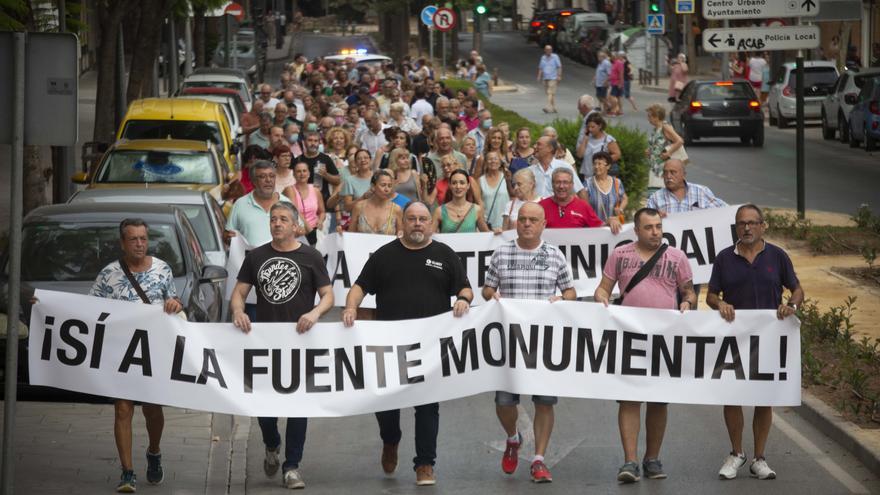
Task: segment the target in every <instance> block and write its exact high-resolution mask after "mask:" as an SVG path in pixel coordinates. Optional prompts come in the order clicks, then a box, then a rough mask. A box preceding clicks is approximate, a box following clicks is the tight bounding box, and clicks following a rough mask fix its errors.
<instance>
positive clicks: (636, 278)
mask: <svg viewBox="0 0 880 495" xmlns="http://www.w3.org/2000/svg"><path fill="white" fill-rule="evenodd" d="M667 247H669V246H668V245H667V244H661V245H660V247H659V248H658V249H657V252H656V253H654V255H653V256H651V259H649V260H648V261H646V262H645V264H644V265H642V267H641V268H639V271H637V272H636V274H635V275H633V278H632V279H631V280H630V281H629V283H628V284H626V289H623V292H621V293H620V297H618V298H617V299H615V300H614V302H613V303H612V304H615V305H618V306H619V305H621V304H623V298H625V297H626V295H627V294H629V293H630V291H632V290H633V289H634V288H635V287H636V286H637V285H639V282H641V281H642V280H644V279H645V277H647V276H648V273H650V272H651V270H653V269H654V266H655V265H657V262H658V261H660V257H662V256H663V253H665V252H666V248H667Z"/></svg>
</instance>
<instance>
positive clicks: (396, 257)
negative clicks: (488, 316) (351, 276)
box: [356, 239, 470, 320]
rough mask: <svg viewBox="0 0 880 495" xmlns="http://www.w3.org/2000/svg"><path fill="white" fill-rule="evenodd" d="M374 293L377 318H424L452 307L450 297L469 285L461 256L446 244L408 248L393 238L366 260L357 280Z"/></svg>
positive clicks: (434, 242)
mask: <svg viewBox="0 0 880 495" xmlns="http://www.w3.org/2000/svg"><path fill="white" fill-rule="evenodd" d="M356 283H357V284H358V285H359V286H361V288H362V289H364V291H365V292H366V293H368V294H376V319H377V320H405V319H408V318H424V317H428V316H434V315H438V314H441V313H445V312H447V311H449V310H450V309H452V305H451V302H450V298H451V296H454V295H456V294H458V293H459V292H460V291H461V289H463V288H465V287H470V283H468V279H467V273H465V271H464V267H463V266H462V264H461V259H460V258H459V257H458V255H457V254H455V251H453V250H452V248H450V247H449V246H447V245H446V244H443V243H440V242H437V241H432V242H431V243H430V244H428V245H427V246H425V247H424V248H422V249H409V248H407V247H405V246H404V245H403V243H401V242H400V240H399V239H395V240H393V241H391V242H389V243H388V244H386V245H384V246H382V247H381V248H379V250H378V251H376V252H375V253H373V255H372V256H370V258H369V259H368V260H367V263H366V264H365V265H364V268H363V270H361V274H360V276H358V279H357V282H356Z"/></svg>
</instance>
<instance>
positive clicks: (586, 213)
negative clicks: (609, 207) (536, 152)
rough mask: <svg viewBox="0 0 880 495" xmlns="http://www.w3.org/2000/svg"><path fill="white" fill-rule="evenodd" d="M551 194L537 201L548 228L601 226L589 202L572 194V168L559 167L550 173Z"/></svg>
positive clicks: (574, 179) (600, 221)
mask: <svg viewBox="0 0 880 495" xmlns="http://www.w3.org/2000/svg"><path fill="white" fill-rule="evenodd" d="M551 180H552V183H553V195H552V196H549V197H547V198H544V199H542V200H541V202H540V203H539V204H540V205H541V207H543V208H544V216H545V217H546V218H547V228H548V229H576V228H583V227H601V226H602V225H604V224H603V223H602V220H599V217H598V216H597V215H596V212H595V211H593V208H592V207H591V206H590V204H589V203H587V202H586V201H584V200H583V199H581V198H579V197H577V196H575V195H574V183H575V181H576V180H577V178H576V177H575V175H574V170H572V169H570V168H567V167H561V168H557V169H556V170H554V171H553V174H552V175H551Z"/></svg>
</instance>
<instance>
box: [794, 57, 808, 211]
mask: <svg viewBox="0 0 880 495" xmlns="http://www.w3.org/2000/svg"><path fill="white" fill-rule="evenodd" d="M794 70H795V74H796V75H797V78H796V81H795V85H796V87H795V92H796V98H797V104H796V106H795V108H796V116H797V129H796V131H795V156H796V161H797V210H798V218H800V219H803V218H804V216H805V215H806V186H805V184H804V176H805V175H806V174H805V165H804V52H803V50H798V56H797V58H796V59H795V69H794Z"/></svg>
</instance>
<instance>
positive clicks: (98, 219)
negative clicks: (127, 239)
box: [0, 203, 227, 388]
mask: <svg viewBox="0 0 880 495" xmlns="http://www.w3.org/2000/svg"><path fill="white" fill-rule="evenodd" d="M129 217H138V218H142V219H143V220H144V221H145V222H147V225H149V239H150V246H149V250H148V253H149V254H150V255H151V256H156V257H158V258H160V259H162V260H163V261H165V262H166V263H168V265H169V266H170V267H171V271H172V273H173V274H174V284H175V286H176V288H177V295H178V297H180V301H181V302H182V303H183V308H184V311H185V312H186V315H187V319H188V320H189V321H201V322H218V321H222V317H223V315H222V310H223V297H224V288H225V284H226V277H227V273H226V269H225V268H223V267H219V266H213V265H209V264H206V258H205V254H204V252H203V251H202V248H201V245H200V244H199V240H198V238H197V237H196V233H195V230H194V229H193V227H192V225H191V224H190V222H189V220H187V218H186V215H184V213H183V212H182V211H180V210H179V209H178V208H176V207H173V206H167V205H150V204H124V203H101V204H92V203H82V204H64V205H52V206H44V207H41V208H37V209H36V210H34V211H32V212H31V213H30V214H28V216H27V217H26V218H25V219H24V228H23V229H22V253H23V255H22V263H21V282H22V288H21V301H22V308H21V309H22V311H21V314H20V316H21V321H22V322H23V323H24V325H28V324H29V323H30V313H31V312H30V309H31V308H30V304H29V303H28V301H29V300H30V299H31V297H32V296H33V293H34V290H35V289H48V290H55V291H63V292H73V293H76V294H87V293H88V292H89V289H90V288H91V287H92V284H93V283H94V281H95V279H96V277H97V276H98V273H99V272H100V271H101V269H103V268H104V267H105V266H107V265H108V264H109V263H110V262H112V261H113V260H116V259H118V258H119V256H120V255H121V254H122V253H121V251H120V248H119V223H120V222H121V221H122V220H123V219H124V218H129ZM8 256H9V255H8V253H4V254H3V256H2V258H0V266H2V267H4V270H2V273H0V291H2V292H0V300H2V303H3V307H4V308H5V307H6V301H7V300H8V297H7V291H8V275H7V274H8V271H7V270H8V262H9V257H8ZM3 317H4V318H5V315H3ZM5 342H6V339H5V338H3V339H2V340H0V349H3V351H2V352H4V353H5ZM27 362H28V359H27V339H22V340H20V343H19V371H18V374H19V383H20V384H22V385H24V384H28V371H27ZM20 386H21V385H20ZM41 388H42V387H41Z"/></svg>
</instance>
